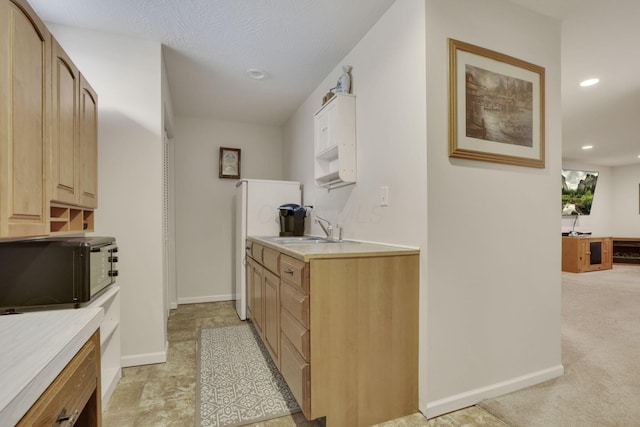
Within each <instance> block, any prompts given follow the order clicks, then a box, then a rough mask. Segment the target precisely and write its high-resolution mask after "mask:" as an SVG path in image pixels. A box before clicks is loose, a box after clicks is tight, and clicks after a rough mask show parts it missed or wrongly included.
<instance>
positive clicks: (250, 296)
mask: <svg viewBox="0 0 640 427" xmlns="http://www.w3.org/2000/svg"><path fill="white" fill-rule="evenodd" d="M246 259H247V264H246V266H245V270H246V275H245V277H246V280H247V311H248V317H249V318H250V319H253V316H254V314H253V311H254V310H253V301H254V298H255V292H254V285H253V264H254V261H253V259H251V258H249V257H247V258H246Z"/></svg>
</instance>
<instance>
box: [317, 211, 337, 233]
mask: <svg viewBox="0 0 640 427" xmlns="http://www.w3.org/2000/svg"><path fill="white" fill-rule="evenodd" d="M320 221H324V222H326V223H327V226H326V227H325V225H324V224H323V223H321V222H320ZM316 224H319V225H320V227H322V231H324V234H326V236H327V239H333V226H332V225H331V222H330V221H329V220H328V219H324V218H322V217H320V216H318V215H316Z"/></svg>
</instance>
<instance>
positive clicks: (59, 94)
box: [50, 37, 80, 205]
mask: <svg viewBox="0 0 640 427" xmlns="http://www.w3.org/2000/svg"><path fill="white" fill-rule="evenodd" d="M51 50H52V52H53V55H52V64H51V68H52V80H53V87H52V93H51V95H52V99H53V103H52V111H51V114H52V122H51V174H50V176H51V200H52V201H54V202H60V203H67V204H72V205H75V204H77V203H78V197H79V192H78V183H79V176H78V168H79V166H80V164H79V162H78V158H77V156H78V136H79V129H78V127H79V117H78V110H79V105H78V104H79V99H80V98H79V93H78V91H79V88H80V72H79V71H78V68H77V67H76V66H75V65H74V64H73V62H71V59H70V58H69V56H68V55H67V54H66V52H65V51H64V50H63V49H62V47H60V45H59V44H58V42H57V41H56V39H55V38H53V37H52V38H51Z"/></svg>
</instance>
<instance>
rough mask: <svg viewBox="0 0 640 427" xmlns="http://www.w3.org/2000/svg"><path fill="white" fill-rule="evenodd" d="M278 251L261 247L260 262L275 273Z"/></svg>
mask: <svg viewBox="0 0 640 427" xmlns="http://www.w3.org/2000/svg"><path fill="white" fill-rule="evenodd" d="M279 261H280V252H278V251H274V250H273V249H270V248H264V249H262V264H263V265H264V266H265V267H267V268H268V269H269V270H271V271H273V272H274V273H276V274H280V272H279V264H280V262H279Z"/></svg>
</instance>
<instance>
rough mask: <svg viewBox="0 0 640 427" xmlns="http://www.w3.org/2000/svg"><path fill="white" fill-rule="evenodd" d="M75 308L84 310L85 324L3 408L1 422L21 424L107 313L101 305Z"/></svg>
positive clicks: (83, 318) (4, 423) (0, 410)
mask: <svg viewBox="0 0 640 427" xmlns="http://www.w3.org/2000/svg"><path fill="white" fill-rule="evenodd" d="M75 310H83V313H82V315H80V316H78V317H79V319H78V321H82V322H84V324H83V326H82V327H81V328H80V329H79V330H78V332H77V333H75V335H74V336H73V337H72V338H71V339H70V340H69V341H67V343H66V344H64V345H62V348H59V349H58V351H57V352H56V353H55V354H52V355H51V357H50V358H49V360H48V361H47V362H46V364H45V366H43V367H42V369H41V370H40V372H39V373H38V374H36V375H35V376H33V377H32V378H31V379H30V380H29V381H28V383H26V384H24V385H23V386H22V388H21V390H20V391H18V392H17V393H16V394H15V396H14V397H13V398H12V399H11V400H10V401H9V402H8V403H7V404H6V406H5V407H4V408H1V409H0V424H2V425H15V424H17V423H18V422H19V421H20V420H21V419H22V417H23V416H24V415H25V414H26V413H27V411H29V409H30V408H31V406H33V404H34V403H35V402H36V401H37V400H38V398H39V397H40V396H41V395H42V393H44V391H45V390H46V389H47V388H48V387H49V385H51V383H52V382H53V381H54V380H55V379H56V377H57V376H58V375H59V374H60V372H62V370H63V369H64V368H65V367H66V366H67V364H68V363H69V362H70V361H71V359H73V357H74V356H75V355H76V353H77V352H78V351H79V350H80V349H81V348H82V346H83V345H84V344H85V343H86V342H87V340H88V339H89V338H91V336H92V335H93V334H94V333H95V331H96V330H98V329H99V328H100V324H101V322H102V319H103V317H104V310H103V309H102V308H101V307H99V308H80V309H75ZM75 310H74V311H75ZM53 351H55V350H52V352H53Z"/></svg>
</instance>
